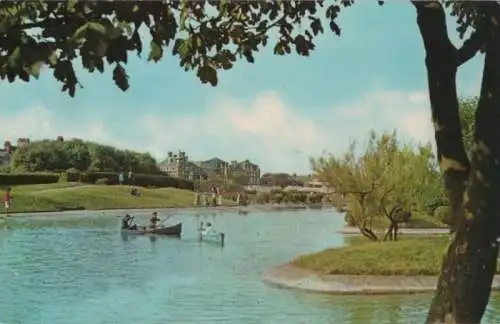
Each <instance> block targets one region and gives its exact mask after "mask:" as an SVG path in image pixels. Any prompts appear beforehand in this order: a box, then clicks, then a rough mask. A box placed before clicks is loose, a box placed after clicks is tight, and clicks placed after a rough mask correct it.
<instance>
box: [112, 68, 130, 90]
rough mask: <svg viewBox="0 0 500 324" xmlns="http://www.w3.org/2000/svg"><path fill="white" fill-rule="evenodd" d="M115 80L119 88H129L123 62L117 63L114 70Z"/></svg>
mask: <svg viewBox="0 0 500 324" xmlns="http://www.w3.org/2000/svg"><path fill="white" fill-rule="evenodd" d="M113 80H114V81H115V83H116V85H117V86H118V88H120V89H121V90H123V91H127V89H128V88H129V87H130V85H129V83H128V75H127V72H126V71H125V69H124V68H123V67H122V66H121V64H116V67H115V69H114V70H113Z"/></svg>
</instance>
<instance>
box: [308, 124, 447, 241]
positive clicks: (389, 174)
mask: <svg viewBox="0 0 500 324" xmlns="http://www.w3.org/2000/svg"><path fill="white" fill-rule="evenodd" d="M434 161H435V157H434V155H433V153H432V148H431V146H430V145H429V144H428V145H423V146H422V145H413V144H412V143H401V142H399V141H398V139H397V135H396V131H393V132H392V133H382V134H377V133H375V132H374V131H372V132H371V133H370V136H369V139H368V142H367V143H366V147H365V148H361V147H359V145H358V144H357V142H355V141H353V142H352V143H351V145H350V146H349V148H348V150H347V151H346V152H345V153H344V154H342V155H340V156H335V155H332V154H330V155H325V156H322V157H320V158H317V159H311V164H312V168H313V170H314V172H315V175H316V177H318V178H319V179H320V180H321V181H324V182H326V183H328V184H329V185H330V186H331V187H332V188H333V189H334V190H335V192H336V193H337V194H341V195H343V196H344V197H346V198H347V207H348V213H347V216H348V217H349V222H350V223H352V224H354V225H355V226H357V227H358V228H359V230H360V232H361V234H363V235H364V236H366V237H368V238H369V239H371V240H379V239H380V237H378V236H377V235H376V233H375V232H374V228H373V223H374V221H376V220H377V218H381V217H382V218H384V217H385V218H387V220H388V224H389V228H388V231H387V232H386V235H385V236H384V239H387V238H389V239H392V238H394V239H396V237H397V228H398V224H399V223H401V222H406V221H408V220H409V219H408V217H409V215H410V213H411V211H414V212H418V213H424V212H425V210H426V209H427V206H428V204H429V202H430V200H431V199H434V197H435V196H438V195H439V193H440V191H441V188H440V180H439V179H440V178H439V174H438V172H437V168H436V166H435V163H434ZM377 223H378V222H377ZM393 234H394V236H393Z"/></svg>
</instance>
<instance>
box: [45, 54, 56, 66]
mask: <svg viewBox="0 0 500 324" xmlns="http://www.w3.org/2000/svg"><path fill="white" fill-rule="evenodd" d="M47 60H48V61H49V63H50V64H51V65H56V64H57V52H56V51H53V52H52V53H51V54H50V55H49V57H48V58H47Z"/></svg>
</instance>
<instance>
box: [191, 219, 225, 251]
mask: <svg viewBox="0 0 500 324" xmlns="http://www.w3.org/2000/svg"><path fill="white" fill-rule="evenodd" d="M198 239H199V240H200V241H206V242H211V243H217V244H220V245H224V244H225V241H226V234H225V233H223V232H218V231H217V230H216V229H215V228H214V226H213V225H212V223H211V222H208V221H204V220H203V219H201V220H200V223H199V227H198Z"/></svg>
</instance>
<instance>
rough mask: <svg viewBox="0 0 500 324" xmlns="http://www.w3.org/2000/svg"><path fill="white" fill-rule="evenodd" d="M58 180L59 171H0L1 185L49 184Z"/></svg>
mask: <svg viewBox="0 0 500 324" xmlns="http://www.w3.org/2000/svg"><path fill="white" fill-rule="evenodd" d="M58 181H59V174H57V173H0V186H16V185H28V184H47V183H56V182H58Z"/></svg>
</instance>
